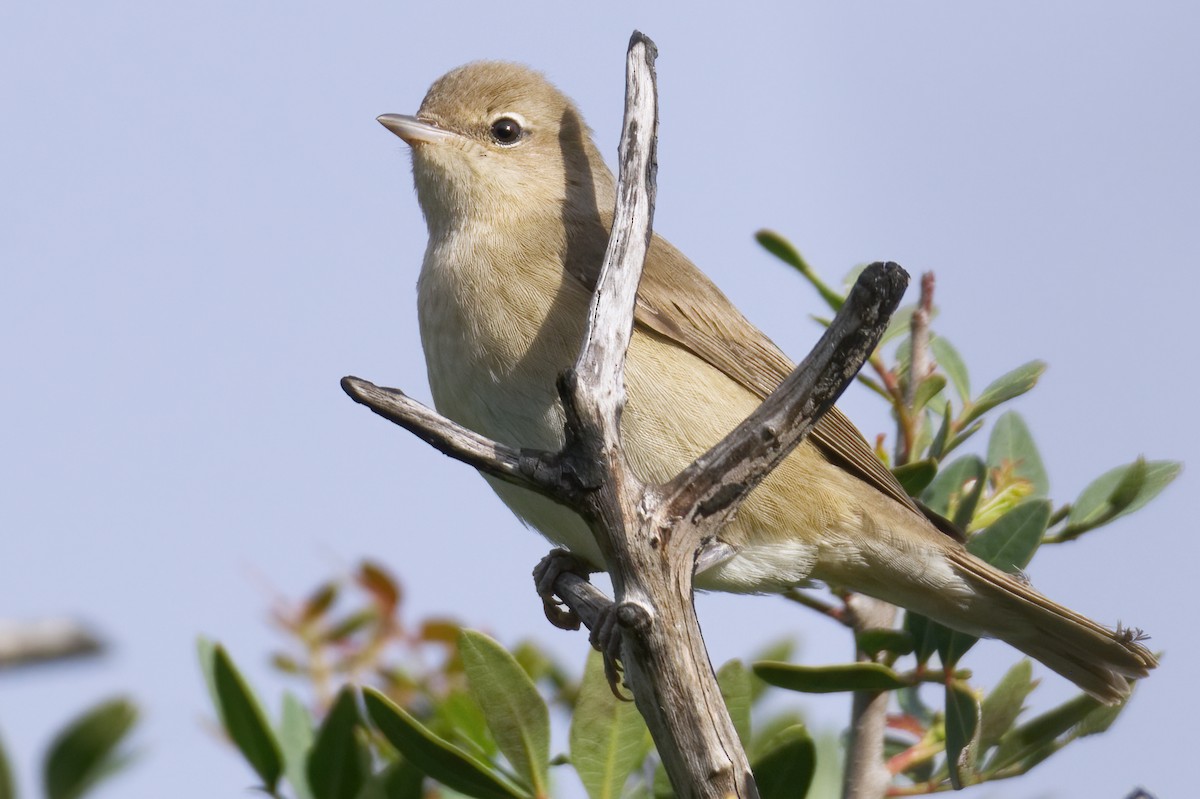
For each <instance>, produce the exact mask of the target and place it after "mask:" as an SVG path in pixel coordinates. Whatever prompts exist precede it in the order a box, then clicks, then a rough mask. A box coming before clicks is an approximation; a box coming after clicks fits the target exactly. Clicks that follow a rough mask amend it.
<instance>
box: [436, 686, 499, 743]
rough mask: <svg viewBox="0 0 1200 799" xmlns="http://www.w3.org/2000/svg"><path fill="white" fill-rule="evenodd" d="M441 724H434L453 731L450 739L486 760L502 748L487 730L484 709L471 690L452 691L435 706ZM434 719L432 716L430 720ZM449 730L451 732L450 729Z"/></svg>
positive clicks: (437, 718)
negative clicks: (498, 746) (468, 691)
mask: <svg viewBox="0 0 1200 799" xmlns="http://www.w3.org/2000/svg"><path fill="white" fill-rule="evenodd" d="M433 712H434V716H435V718H436V720H437V721H438V722H440V724H436V725H435V728H437V729H442V730H449V731H452V733H453V735H452V738H451V740H452V741H453V742H454V743H457V744H460V745H463V744H465V745H466V746H467V748H468V749H469V750H470V751H471V752H472V753H473V754H475V755H477V756H479V757H480V758H482V759H483V760H491V759H492V758H493V757H495V756H496V753H497V752H499V751H500V750H499V749H498V748H497V747H496V740H495V739H494V738H492V734H491V732H490V731H489V730H488V726H487V719H486V718H484V716H483V709H482V708H480V707H479V703H478V702H476V701H475V698H474V697H473V696H471V694H469V693H467V692H466V691H463V690H454V691H452V692H450V693H449V694H448V695H447V696H446V698H445V699H443V700H442V701H441V702H439V703H438V705H437V707H435V708H434V710H433ZM432 723H433V721H432V720H431V724H432ZM448 734H449V733H448Z"/></svg>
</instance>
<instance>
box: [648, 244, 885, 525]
mask: <svg viewBox="0 0 1200 799" xmlns="http://www.w3.org/2000/svg"><path fill="white" fill-rule="evenodd" d="M907 285H908V274H907V273H906V272H905V271H904V270H903V269H901V268H900V267H899V266H898V265H897V264H894V263H891V262H888V263H880V262H876V263H873V264H871V265H870V266H868V267H867V268H866V269H865V270H863V273H862V274H861V275H860V276H859V279H858V282H857V283H856V284H855V285H854V288H853V289H852V290H851V292H850V295H849V296H848V297H847V298H846V302H845V303H844V304H843V305H842V308H841V310H839V311H838V313H837V315H836V316H835V317H834V319H833V321H832V322H831V323H830V325H829V327H827V328H826V329H825V332H824V334H823V335H822V336H821V338H820V340H819V341H818V342H817V344H816V346H815V347H813V350H812V352H810V353H809V354H808V357H806V358H805V359H804V360H803V361H802V362H801V363H800V365H799V366H797V367H796V368H795V369H794V370H793V371H792V373H791V374H790V375H788V377H787V379H785V380H784V381H783V382H782V383H781V384H780V385H779V387H778V388H777V389H775V391H773V392H772V393H771V395H770V396H768V397H767V399H766V400H764V401H763V403H762V404H761V405H759V406H758V408H757V409H755V411H754V412H753V413H752V414H750V415H749V416H748V417H746V419H745V421H743V422H742V423H741V424H740V425H738V426H737V427H736V428H734V430H733V432H731V433H730V434H729V435H727V436H726V437H725V438H724V439H722V440H721V441H720V442H718V443H717V444H716V445H715V446H714V447H713V448H712V449H710V450H709V451H708V452H706V453H705V454H704V455H701V456H700V457H699V458H697V459H696V461H695V463H693V464H692V465H691V466H689V467H688V468H686V469H684V470H683V471H682V472H680V473H679V475H678V476H677V477H676V478H675V479H674V480H672V481H671V482H670V483H668V484H667V485H666V486H665V487H664V493H666V494H667V496H668V497H670V499H669V500H668V503H667V507H668V510H667V512H668V513H669V514H672V515H678V516H683V517H687V518H692V517H695V518H697V519H703V518H706V517H710V518H711V519H712V521H711V523H710V524H707V525H704V526H703V529H698V532H699V534H700V535H701V536H707V535H710V534H712V533H713V529H712V528H713V527H720V526H722V525H724V524H725V522H726V521H727V520H728V519H729V518H731V517H732V515H733V514H734V513H735V512H736V511H737V508H738V507H739V506H740V505H741V503H742V502H743V501H744V500H745V498H746V497H747V496H748V495H749V493H750V490H751V489H753V488H754V487H755V486H756V485H758V484H759V483H760V482H761V481H762V479H763V478H764V477H765V476H766V475H767V474H768V473H769V472H770V471H771V470H772V469H774V468H775V467H776V466H777V465H779V463H780V462H781V461H782V460H783V459H784V458H786V457H787V456H788V454H789V453H791V451H792V450H793V449H795V447H796V446H797V445H798V444H799V443H800V442H801V441H803V440H804V437H805V436H806V435H808V432H809V431H810V430H811V429H812V427H813V425H814V424H816V422H817V420H818V419H819V418H820V417H821V414H823V413H824V412H825V411H827V410H829V409H830V408H832V407H833V404H834V403H835V402H836V401H837V399H838V397H840V396H841V394H842V392H843V391H845V389H846V386H848V385H849V384H850V382H851V381H852V380H853V379H854V376H855V375H857V374H858V371H859V369H861V368H862V365H863V363H864V362H865V361H866V359H867V358H868V357H869V356H870V354H871V352H872V351H874V349H875V346H876V344H878V342H879V338H880V337H881V336H882V335H883V332H884V331H885V330H886V329H887V323H888V319H889V318H890V317H891V314H892V312H893V311H895V310H896V306H897V305H898V304H899V303H900V298H901V297H903V296H904V289H905V288H906V287H907Z"/></svg>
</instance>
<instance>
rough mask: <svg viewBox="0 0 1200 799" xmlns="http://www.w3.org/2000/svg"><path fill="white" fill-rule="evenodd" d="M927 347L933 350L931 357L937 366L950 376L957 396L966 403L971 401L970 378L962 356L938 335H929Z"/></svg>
mask: <svg viewBox="0 0 1200 799" xmlns="http://www.w3.org/2000/svg"><path fill="white" fill-rule="evenodd" d="M929 349H930V350H932V351H933V358H934V360H936V361H937V363H938V366H940V367H941V368H942V371H943V372H945V373H946V377H948V378H950V384H951V385H952V386H954V390H955V391H956V392H958V398H959V399H960V400H961V401H962V403H963V404H964V405H966V404H967V403H968V402H970V401H971V379H970V377H969V376H968V374H967V365H966V364H965V363H963V359H962V356H960V355H959V354H958V350H956V349H954V347H953V346H952V345H951V344H950V342H949V341H948V340H946V339H945V338H943V337H942V336H939V335H934V336H931V337H930V339H929Z"/></svg>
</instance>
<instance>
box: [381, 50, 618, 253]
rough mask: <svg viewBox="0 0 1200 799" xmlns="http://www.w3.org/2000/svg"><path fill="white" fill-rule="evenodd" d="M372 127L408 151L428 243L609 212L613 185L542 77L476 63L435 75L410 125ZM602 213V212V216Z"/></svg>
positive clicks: (583, 132) (567, 104) (404, 120)
mask: <svg viewBox="0 0 1200 799" xmlns="http://www.w3.org/2000/svg"><path fill="white" fill-rule="evenodd" d="M379 122H380V123H382V124H383V126H384V127H386V128H387V129H388V130H390V131H392V132H393V133H395V134H396V135H397V136H399V137H400V138H401V139H404V141H406V142H407V143H408V144H409V145H411V147H412V152H413V178H414V180H415V183H416V188H417V198H418V200H419V202H420V204H421V209H422V211H423V212H424V214H425V219H426V222H427V223H428V224H429V228H430V232H431V234H433V233H437V232H439V231H441V230H447V229H454V228H458V227H461V226H463V225H466V224H481V223H482V224H487V225H494V224H496V223H497V222H498V221H504V222H520V221H521V220H531V221H533V220H540V219H562V218H563V217H564V208H567V209H569V210H568V212H567V213H568V214H570V213H571V212H573V210H575V209H577V210H578V211H579V212H580V213H582V214H584V215H586V216H590V217H594V216H595V215H596V211H597V207H598V203H599V207H600V208H603V210H605V211H609V210H611V207H612V197H613V187H612V176H611V174H610V172H609V171H608V168H607V167H606V166H605V165H604V162H603V159H602V158H601V157H600V154H599V151H598V150H597V149H596V146H595V144H594V143H593V142H592V138H591V130H590V129H589V128H588V127H587V125H586V124H585V123H584V122H583V118H582V117H581V116H580V114H579V111H578V110H577V109H576V108H575V105H574V104H573V103H572V102H571V100H570V99H569V98H568V97H567V96H566V95H564V94H563V93H562V92H560V91H559V90H558V89H557V88H555V87H554V86H553V85H552V84H551V83H550V82H549V81H548V80H546V79H545V77H543V76H542V75H541V74H539V73H537V72H534V71H533V70H531V69H529V68H527V67H524V66H521V65H518V64H510V63H505V62H498V61H478V62H475V63H471V64H467V65H466V66H462V67H459V68H458V69H455V70H453V71H451V72H449V73H447V74H446V75H443V76H442V77H441V78H439V79H438V80H437V82H435V83H434V84H433V86H432V87H430V89H429V92H428V93H427V94H426V95H425V99H424V101H423V102H422V103H421V107H420V109H419V110H418V111H417V113H416V115H415V116H402V115H399V114H384V115H383V116H381V117H379ZM605 206H607V207H605Z"/></svg>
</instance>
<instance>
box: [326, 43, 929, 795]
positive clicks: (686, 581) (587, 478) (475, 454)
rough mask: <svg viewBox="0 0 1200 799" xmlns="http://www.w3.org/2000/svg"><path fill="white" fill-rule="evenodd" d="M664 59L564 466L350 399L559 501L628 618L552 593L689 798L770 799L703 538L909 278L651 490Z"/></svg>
mask: <svg viewBox="0 0 1200 799" xmlns="http://www.w3.org/2000/svg"><path fill="white" fill-rule="evenodd" d="M655 56H656V49H655V47H654V44H653V42H651V41H650V40H649V39H647V38H646V37H644V36H642V35H641V34H640V33H635V34H634V36H633V38H632V39H631V42H630V49H629V55H628V59H627V87H626V89H627V95H626V111H625V122H624V129H623V133H622V143H621V153H620V162H621V163H620V166H621V169H620V176H619V180H618V185H617V208H616V212H615V215H614V223H613V230H612V234H611V237H610V242H609V248H608V251H607V252H606V254H605V262H604V266H603V269H602V271H601V274H600V278H599V280H598V282H597V288H596V292H595V296H594V297H593V301H592V305H591V308H590V311H589V317H588V327H587V332H586V335H585V340H584V346H583V348H582V351H581V352H580V355H579V358H578V360H577V361H576V365H575V367H574V368H572V369H570V370H568V371H567V372H566V373H564V375H563V377H562V378H561V379H560V384H559V393H560V396H561V398H562V401H563V406H564V410H565V415H566V425H565V430H564V440H565V444H564V447H563V449H562V451H561V452H559V453H545V452H531V451H518V450H515V449H513V448H511V447H505V446H501V445H499V444H497V443H496V442H494V441H490V440H489V439H487V438H485V437H483V436H479V435H477V434H475V433H472V432H471V431H468V430H465V429H463V428H461V427H459V426H458V425H455V424H453V423H451V422H449V421H447V420H445V419H442V418H441V417H439V416H438V415H437V414H435V413H433V412H432V411H430V410H428V409H427V408H424V407H422V406H420V405H419V404H418V403H415V402H413V401H412V400H410V399H409V398H407V397H404V395H403V394H401V393H400V392H397V391H394V390H389V389H380V388H378V387H375V386H372V385H371V384H369V383H366V382H365V381H361V380H357V379H354V378H347V379H346V380H344V381H343V388H344V389H345V390H346V391H347V393H348V394H350V396H351V397H353V398H354V399H355V400H356V401H358V402H360V403H362V404H364V405H367V407H369V408H371V409H372V410H374V411H375V412H376V413H379V414H380V415H382V416H384V417H385V418H388V419H390V420H392V421H394V422H396V423H397V424H400V425H401V426H403V427H405V428H406V429H408V430H410V431H412V432H414V433H416V434H417V435H419V436H420V437H421V438H423V439H424V440H426V441H428V442H429V443H431V444H432V445H433V446H435V447H437V448H438V449H439V450H441V451H442V452H444V453H446V454H448V455H451V456H452V457H455V458H458V459H459V460H462V461H464V462H467V463H470V464H471V465H473V466H475V467H476V468H477V469H479V470H481V471H483V472H485V473H487V474H490V475H494V476H497V477H500V478H502V479H505V480H509V481H511V482H514V483H517V484H520V485H523V486H526V487H528V488H532V489H534V490H536V491H539V492H540V493H542V494H545V495H546V496H550V497H552V498H554V499H557V500H559V501H560V502H563V503H564V504H566V505H568V506H569V507H571V508H572V509H574V510H575V511H576V512H578V513H579V514H580V515H581V516H582V517H583V518H584V519H585V520H586V521H587V522H588V524H589V526H590V527H591V530H592V533H593V535H594V536H595V538H596V541H597V543H598V545H599V547H600V550H601V552H602V553H603V555H604V558H605V565H606V567H607V571H608V572H609V574H610V576H611V577H612V581H613V588H614V594H615V597H616V601H615V606H614V605H612V604H610V603H609V602H608V600H607V599H606V598H604V596H603V594H601V593H600V592H599V591H597V590H596V589H595V588H594V587H593V586H591V585H590V583H588V582H587V581H586V580H585V579H584V578H582V577H578V576H575V575H571V574H569V573H564V574H559V575H558V576H557V579H556V580H555V582H554V590H555V591H556V592H557V595H558V596H559V597H560V598H562V599H563V600H564V601H565V602H566V603H567V604H568V606H569V607H571V609H572V610H573V611H574V612H575V613H576V614H577V615H578V616H579V617H581V618H582V620H583V621H584V622H585V623H587V624H588V625H589V627H590V628H592V629H593V631H594V630H595V629H596V625H597V623H598V621H600V620H602V619H606V620H608V621H609V622H611V620H612V619H615V620H616V623H615V630H616V631H617V632H618V633H619V635H620V644H621V660H622V662H623V664H624V666H625V672H626V677H627V682H628V684H629V686H630V688H631V689H632V691H633V694H634V700H635V701H636V702H637V706H638V709H639V710H640V711H641V713H642V715H643V717H644V718H645V719H646V723H647V726H648V727H649V728H650V731H651V734H652V735H653V737H654V741H655V744H656V746H657V748H658V752H659V754H660V756H661V757H662V759H663V764H664V766H665V768H666V771H667V774H668V776H669V777H670V779H671V783H672V786H673V787H674V789H675V793H676V795H677V796H679V797H681V798H682V799H692V798H693V797H694V798H695V799H718V797H721V798H722V799H724V797H730V796H733V797H741V798H742V799H750V798H751V797H757V788H756V787H755V785H754V780H753V777H752V775H751V774H750V767H749V762H748V761H747V759H746V755H745V752H744V751H743V749H742V746H741V743H740V742H739V740H738V737H737V732H736V730H735V729H734V727H733V723H732V721H731V720H730V718H729V714H728V711H727V710H726V708H725V704H724V701H723V700H722V698H721V694H720V689H719V687H718V686H717V682H716V678H715V675H714V673H713V669H712V665H711V663H710V662H709V659H708V653H707V651H706V650H705V647H704V640H703V637H702V635H701V633H700V626H699V623H698V622H697V620H696V614H695V609H694V607H693V605H692V575H693V570H694V566H695V562H696V557H697V552H698V550H699V545H700V543H701V539H702V538H703V537H704V536H705V535H709V534H714V535H715V533H716V531H718V530H719V529H720V525H721V524H722V523H724V522H725V521H727V520H728V518H729V517H730V515H731V514H732V512H733V510H734V508H736V506H737V505H738V503H739V502H741V501H742V499H743V498H744V497H745V495H746V494H747V493H748V492H749V490H750V489H751V488H752V487H753V486H754V485H755V484H756V483H757V482H758V481H760V480H761V479H762V477H763V476H764V475H765V474H767V472H769V470H770V469H771V468H772V467H773V466H775V465H776V464H778V463H779V461H781V460H782V459H783V458H784V457H785V456H786V454H787V453H788V452H789V451H790V450H791V449H792V448H793V447H795V446H796V444H797V443H799V441H800V440H801V439H802V437H803V435H804V434H805V433H806V432H807V431H808V430H809V429H810V428H811V427H812V425H813V424H814V423H815V421H816V420H817V419H818V418H819V417H820V414H821V413H822V412H823V411H824V410H826V409H828V408H829V407H830V406H832V404H833V402H834V400H835V399H836V398H837V397H838V396H839V395H840V393H841V392H842V390H843V389H844V388H845V386H846V385H847V384H848V383H849V382H850V381H851V380H852V379H853V378H854V375H855V374H856V373H857V371H858V369H859V367H860V366H861V364H862V362H863V360H864V359H865V358H866V357H867V355H868V354H869V353H870V352H871V350H872V349H873V348H874V346H875V342H876V341H877V340H878V336H879V335H881V334H882V331H883V329H884V327H885V326H886V323H887V317H888V316H889V315H890V313H891V311H892V310H893V309H894V308H895V305H896V303H897V302H898V301H899V296H900V295H901V294H902V293H903V289H904V286H905V284H906V282H907V275H905V274H904V272H903V270H901V269H900V268H899V267H897V266H896V265H895V264H876V265H873V266H872V267H871V268H869V269H868V270H866V272H864V274H863V276H862V277H860V280H859V285H857V286H856V288H855V290H854V291H853V292H852V293H851V296H850V297H849V298H848V299H847V302H846V304H845V305H844V306H843V307H842V309H841V310H840V311H839V312H838V314H837V317H836V318H835V319H834V322H833V324H832V325H831V327H830V329H829V331H828V332H827V333H826V335H825V336H824V337H823V338H822V340H821V342H820V343H819V344H818V346H817V348H816V349H815V350H814V352H813V354H812V355H810V356H809V357H808V358H807V359H805V361H804V363H803V364H801V365H800V366H799V367H797V369H796V371H795V372H793V374H792V375H790V376H789V377H788V379H787V380H786V381H785V382H784V384H783V385H782V386H781V387H780V388H779V389H778V390H777V391H776V392H775V393H773V394H772V395H771V397H770V398H769V399H768V401H767V402H766V403H764V405H763V407H762V408H760V409H759V410H757V411H756V412H755V413H754V414H752V415H751V416H750V417H749V418H748V419H747V421H746V422H744V423H743V424H742V425H740V426H739V427H738V428H737V430H735V431H734V432H733V433H731V434H730V435H729V436H728V437H726V439H725V440H724V441H722V442H721V443H720V444H718V445H717V446H716V447H714V448H713V450H711V451H710V452H709V453H706V454H705V455H704V456H702V457H701V458H700V459H698V460H697V462H696V463H694V464H692V465H691V466H689V467H688V469H687V470H685V471H684V472H683V473H682V474H681V475H680V476H678V477H676V478H675V479H674V480H672V481H671V482H670V483H669V484H668V485H667V486H665V487H664V486H647V485H645V484H644V483H643V482H642V481H641V480H639V479H638V478H637V477H636V476H635V475H634V474H633V471H632V469H630V468H629V467H628V465H627V464H626V461H625V458H624V454H623V451H622V444H621V437H620V415H621V410H622V407H623V405H624V401H625V400H624V365H625V358H626V351H627V349H628V346H629V342H630V338H631V335H632V328H633V314H634V303H635V301H636V290H637V285H638V282H639V280H640V276H641V270H642V265H643V261H644V259H645V257H646V253H647V251H648V246H649V242H650V237H651V235H652V234H651V227H650V225H651V220H652V218H653V211H654V176H655V171H656V169H655V155H654V147H655V135H654V134H655V130H656V127H657V108H656V97H655V86H654V69H653V63H654V58H655ZM664 489H665V490H664ZM679 510H684V511H686V513H680V512H677V511H679ZM606 609H611V610H612V613H606V612H605V611H606ZM601 627H602V628H606V629H607V628H609V624H607V623H606V624H602V625H601ZM609 643H611V642H609ZM605 649H606V650H611V647H610V646H609V645H607V644H606V645H605Z"/></svg>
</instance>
